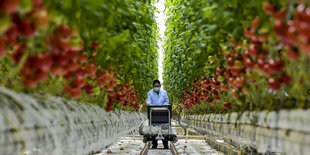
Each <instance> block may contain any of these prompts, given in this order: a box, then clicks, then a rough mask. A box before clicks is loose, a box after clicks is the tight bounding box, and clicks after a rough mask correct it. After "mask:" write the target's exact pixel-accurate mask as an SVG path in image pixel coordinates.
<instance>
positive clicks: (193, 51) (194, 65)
mask: <svg viewBox="0 0 310 155" xmlns="http://www.w3.org/2000/svg"><path fill="white" fill-rule="evenodd" d="M308 6H309V4H308V2H306V1H294V0H292V1H284V0H283V1H267V0H266V1H257V0H252V1H250V2H244V1H241V0H232V1H229V2H228V1H225V0H222V1H213V0H211V1H198V0H193V1H180V0H171V1H168V2H167V4H166V7H167V8H168V9H167V10H168V13H167V14H168V20H167V22H166V24H167V31H166V35H167V40H166V44H165V52H166V53H165V68H164V80H165V81H166V85H165V86H166V89H167V91H168V93H170V94H172V95H173V96H175V100H174V101H173V102H174V103H177V104H178V106H179V109H184V108H185V109H190V110H189V111H188V110H187V112H194V113H199V112H202V113H205V112H206V110H208V112H211V113H212V112H226V111H245V110H263V109H268V110H278V109H281V108H307V107H309V105H308V104H305V102H304V101H303V100H304V98H305V96H307V95H309V92H308V90H309V79H308V78H306V77H309V71H308V69H307V68H308V65H307V61H309V56H308V48H307V46H308V44H309V42H307V41H308V38H309V36H308V35H307V32H308V29H307V28H306V27H308V26H307V25H308V22H307V20H308V19H309V17H308V16H307V15H306V12H307V10H309V7H308ZM301 25H303V26H304V27H303V26H301ZM296 68H297V70H296ZM279 99H281V100H282V101H279ZM293 100H295V101H296V102H294V101H293ZM297 100H299V101H297ZM292 102H293V103H292Z"/></svg>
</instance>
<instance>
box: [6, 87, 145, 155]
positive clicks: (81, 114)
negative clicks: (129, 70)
mask: <svg viewBox="0 0 310 155" xmlns="http://www.w3.org/2000/svg"><path fill="white" fill-rule="evenodd" d="M39 96H40V95H39ZM39 96H30V95H26V94H22V93H16V92H13V91H10V90H8V89H6V88H2V87H0V154H76V155H78V154H90V153H93V152H96V151H100V150H102V149H103V148H105V147H106V146H108V145H111V144H112V143H114V142H116V141H117V140H118V138H119V137H121V136H123V135H125V134H127V133H129V132H131V131H133V130H134V129H136V128H138V127H139V125H140V124H141V123H142V122H143V121H144V120H145V119H146V116H145V115H142V114H140V113H130V112H126V111H115V112H111V113H107V112H106V111H105V110H104V109H103V108H100V107H98V106H95V105H86V104H83V103H77V102H75V101H68V100H64V99H62V98H58V97H42V96H41V97H39Z"/></svg>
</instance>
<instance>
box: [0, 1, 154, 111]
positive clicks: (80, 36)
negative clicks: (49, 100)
mask: <svg viewBox="0 0 310 155" xmlns="http://www.w3.org/2000/svg"><path fill="white" fill-rule="evenodd" d="M0 3H1V8H0V22H1V24H0V25H1V27H0V57H1V60H0V63H1V65H2V67H1V69H0V75H1V85H4V86H6V87H9V88H11V89H15V90H20V91H25V92H29V93H38V92H41V93H44V94H45V93H49V94H52V95H58V96H63V97H66V98H75V99H77V100H78V101H82V102H91V103H94V104H98V105H101V106H103V107H105V108H106V111H111V109H113V108H125V109H127V107H132V108H129V109H135V110H139V108H140V105H142V103H143V102H144V99H145V97H146V93H145V92H147V91H148V90H149V89H150V86H151V83H152V80H153V79H155V78H156V77H158V71H157V58H158V54H157V37H158V35H157V26H156V22H155V20H154V12H155V8H154V7H153V5H152V3H153V2H152V1H133V0H126V1H121V0H116V1H107V0H101V1H97V0H90V1H83V0H79V1H75V0H68V1H62V0H56V1H42V0H13V1H11V0H4V1H1V2H0Z"/></svg>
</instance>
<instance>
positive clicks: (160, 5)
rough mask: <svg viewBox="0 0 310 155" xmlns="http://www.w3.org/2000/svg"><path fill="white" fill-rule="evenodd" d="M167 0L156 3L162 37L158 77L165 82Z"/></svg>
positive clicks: (159, 45) (157, 18)
mask: <svg viewBox="0 0 310 155" xmlns="http://www.w3.org/2000/svg"><path fill="white" fill-rule="evenodd" d="M165 3H166V1H165V0H158V1H157V2H156V4H155V7H156V8H157V10H158V11H159V12H156V13H155V17H156V21H157V25H158V28H159V36H160V38H161V40H159V41H158V43H157V45H158V47H159V49H158V54H159V59H158V74H159V77H158V79H159V80H160V81H161V82H162V83H164V81H163V58H164V49H163V45H164V39H165V38H164V37H165V31H166V25H165V22H166V18H167V17H166V15H165V14H164V11H165Z"/></svg>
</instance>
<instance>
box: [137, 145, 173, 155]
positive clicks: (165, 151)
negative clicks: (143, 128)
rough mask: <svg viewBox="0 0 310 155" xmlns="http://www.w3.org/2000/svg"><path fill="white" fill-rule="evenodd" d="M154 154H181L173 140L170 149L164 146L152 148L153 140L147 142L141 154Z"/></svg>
mask: <svg viewBox="0 0 310 155" xmlns="http://www.w3.org/2000/svg"><path fill="white" fill-rule="evenodd" d="M152 154H165V155H166V154H167V155H168V154H172V155H179V153H178V151H177V149H176V147H175V145H174V143H173V142H170V148H169V149H163V148H157V149H152V148H151V142H146V143H145V145H144V147H143V149H142V151H141V152H140V155H152Z"/></svg>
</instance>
